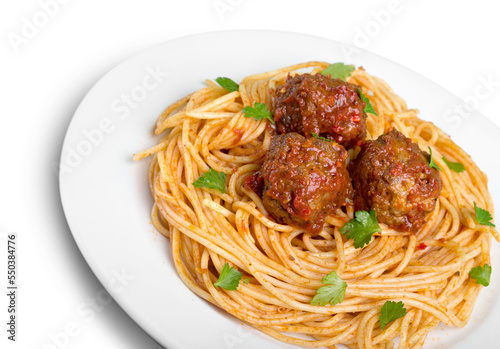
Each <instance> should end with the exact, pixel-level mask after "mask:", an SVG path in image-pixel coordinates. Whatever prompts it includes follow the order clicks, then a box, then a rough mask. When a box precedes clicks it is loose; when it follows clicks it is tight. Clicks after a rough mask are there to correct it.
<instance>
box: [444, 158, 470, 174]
mask: <svg viewBox="0 0 500 349" xmlns="http://www.w3.org/2000/svg"><path fill="white" fill-rule="evenodd" d="M443 161H444V163H445V164H446V166H448V168H449V169H450V170H452V171H455V172H456V173H461V172H464V171H465V166H464V165H462V164H461V163H459V162H451V161H448V160H446V158H445V157H444V156H443Z"/></svg>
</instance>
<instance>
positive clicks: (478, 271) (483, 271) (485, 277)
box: [469, 264, 491, 286]
mask: <svg viewBox="0 0 500 349" xmlns="http://www.w3.org/2000/svg"><path fill="white" fill-rule="evenodd" d="M469 275H470V277H471V278H473V279H474V280H476V283H477V284H479V285H483V286H488V285H489V284H490V276H491V267H490V266H489V265H488V264H485V265H484V268H483V267H481V266H477V267H475V268H472V269H471V270H470V272H469Z"/></svg>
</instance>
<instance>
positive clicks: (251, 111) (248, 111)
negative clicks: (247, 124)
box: [243, 103, 274, 124]
mask: <svg viewBox="0 0 500 349" xmlns="http://www.w3.org/2000/svg"><path fill="white" fill-rule="evenodd" d="M243 113H244V116H245V117H246V118H254V119H255V120H261V119H267V120H269V121H271V123H272V124H274V119H273V116H272V115H271V112H270V111H269V110H268V109H267V106H266V104H265V103H255V104H254V106H253V107H250V106H246V107H245V108H243Z"/></svg>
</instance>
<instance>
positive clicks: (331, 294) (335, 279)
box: [311, 270, 347, 306]
mask: <svg viewBox="0 0 500 349" xmlns="http://www.w3.org/2000/svg"><path fill="white" fill-rule="evenodd" d="M321 281H322V282H323V283H324V284H325V285H327V286H323V287H320V288H318V290H317V291H316V295H315V296H314V297H313V299H312V300H311V305H320V306H324V305H327V304H328V303H330V304H331V305H335V304H337V303H341V302H342V301H343V300H344V296H345V290H346V288H347V283H346V282H345V281H344V280H342V279H341V278H339V276H338V275H337V273H336V272H335V270H334V271H332V272H331V273H330V274H328V275H327V276H325V277H324V278H323V279H321Z"/></svg>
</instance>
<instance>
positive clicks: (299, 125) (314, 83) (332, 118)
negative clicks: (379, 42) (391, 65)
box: [274, 74, 366, 148]
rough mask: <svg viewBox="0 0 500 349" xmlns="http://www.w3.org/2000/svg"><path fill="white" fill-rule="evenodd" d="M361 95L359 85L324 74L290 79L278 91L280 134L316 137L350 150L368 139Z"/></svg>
mask: <svg viewBox="0 0 500 349" xmlns="http://www.w3.org/2000/svg"><path fill="white" fill-rule="evenodd" d="M358 91H359V87H358V86H356V85H353V84H350V83H348V82H345V81H342V80H340V79H331V78H329V77H326V76H323V75H321V74H317V75H310V74H301V75H296V76H294V77H290V76H288V78H287V81H286V83H285V84H284V85H283V86H281V87H278V88H277V89H276V94H275V96H276V98H275V110H274V121H275V122H276V130H277V132H278V133H281V134H283V133H287V132H298V133H300V134H302V135H303V136H305V137H307V138H309V137H311V136H312V134H313V133H315V134H317V135H320V136H322V137H325V138H328V139H330V140H333V141H335V142H337V143H340V144H341V145H343V146H344V147H346V148H350V147H352V146H354V145H356V144H357V143H358V142H359V141H361V140H363V139H364V138H365V135H366V114H365V112H364V109H365V105H366V103H365V102H363V101H362V100H361V98H360V97H359V94H358Z"/></svg>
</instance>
